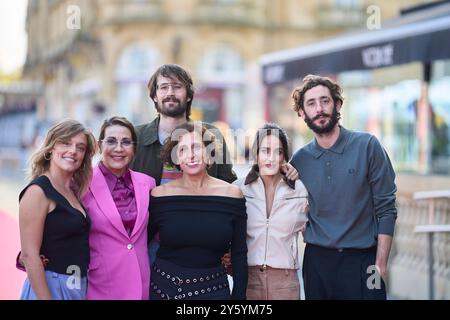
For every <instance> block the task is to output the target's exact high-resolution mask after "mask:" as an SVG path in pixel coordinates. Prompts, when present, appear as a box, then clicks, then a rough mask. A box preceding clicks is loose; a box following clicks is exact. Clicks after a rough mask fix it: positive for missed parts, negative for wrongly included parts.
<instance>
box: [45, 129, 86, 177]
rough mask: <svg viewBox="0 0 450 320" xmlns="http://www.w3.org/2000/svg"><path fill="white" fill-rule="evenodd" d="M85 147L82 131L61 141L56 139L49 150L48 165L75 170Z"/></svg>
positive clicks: (65, 169)
mask: <svg viewBox="0 0 450 320" xmlns="http://www.w3.org/2000/svg"><path fill="white" fill-rule="evenodd" d="M86 149H87V138H86V135H85V134H84V133H83V132H80V133H78V134H77V135H74V136H73V137H70V138H68V139H66V140H63V141H58V142H56V143H55V145H54V146H53V149H52V151H51V159H50V166H55V167H58V168H59V169H61V170H63V171H66V172H72V173H73V172H75V171H77V170H78V169H79V168H80V166H81V164H82V163H83V159H84V156H85V154H86Z"/></svg>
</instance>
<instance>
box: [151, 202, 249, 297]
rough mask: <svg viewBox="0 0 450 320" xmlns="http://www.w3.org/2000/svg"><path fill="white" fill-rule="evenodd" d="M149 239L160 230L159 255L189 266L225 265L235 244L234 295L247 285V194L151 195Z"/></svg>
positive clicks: (240, 293)
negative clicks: (223, 260)
mask: <svg viewBox="0 0 450 320" xmlns="http://www.w3.org/2000/svg"><path fill="white" fill-rule="evenodd" d="M150 212H151V215H150V225H149V232H150V234H149V239H151V238H152V237H153V235H154V233H155V232H157V231H158V232H159V237H160V244H161V246H160V248H159V250H158V252H157V257H158V258H161V259H165V260H168V261H170V262H172V263H174V264H177V265H180V266H182V267H188V268H211V267H217V266H220V265H221V257H222V256H223V255H224V253H225V252H228V250H229V249H230V248H231V259H232V261H233V292H232V298H233V299H244V298H245V295H246V288H247V242H246V236H247V214H246V209H245V199H244V198H231V197H223V196H190V195H186V196H181V195H180V196H163V197H153V196H150Z"/></svg>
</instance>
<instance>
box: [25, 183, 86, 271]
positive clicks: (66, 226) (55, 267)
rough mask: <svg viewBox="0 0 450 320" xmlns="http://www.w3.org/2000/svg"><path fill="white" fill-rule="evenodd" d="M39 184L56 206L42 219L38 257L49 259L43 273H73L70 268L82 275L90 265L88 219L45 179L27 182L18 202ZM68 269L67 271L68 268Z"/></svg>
mask: <svg viewBox="0 0 450 320" xmlns="http://www.w3.org/2000/svg"><path fill="white" fill-rule="evenodd" d="M34 184H35V185H38V186H39V187H40V188H41V189H42V190H43V191H44V193H45V195H46V197H47V198H48V199H50V200H52V201H54V202H55V203H56V207H55V209H53V210H52V211H51V212H49V213H48V214H47V216H46V218H45V224H44V232H43V236H42V244H41V250H40V254H42V255H44V256H45V257H46V258H47V259H48V264H47V265H46V267H45V270H50V271H53V272H56V273H60V274H73V272H74V271H73V270H72V269H71V268H69V267H70V266H76V267H79V268H80V272H81V274H80V275H81V276H82V277H84V276H86V274H87V268H88V265H89V228H90V225H91V220H90V219H89V215H88V216H86V217H85V216H84V215H83V213H82V212H80V211H79V210H77V209H75V208H74V207H72V206H71V205H70V203H69V201H67V199H66V198H65V197H64V196H63V195H62V194H60V193H59V192H58V191H57V190H56V189H55V188H53V186H52V184H51V182H50V180H49V179H48V177H46V176H39V177H37V178H36V179H34V180H33V181H31V182H30V184H29V185H28V186H26V187H25V189H23V190H22V192H21V193H20V195H19V202H20V199H22V196H23V195H24V193H25V191H26V190H27V189H28V187H29V186H31V185H34ZM68 268H69V269H68Z"/></svg>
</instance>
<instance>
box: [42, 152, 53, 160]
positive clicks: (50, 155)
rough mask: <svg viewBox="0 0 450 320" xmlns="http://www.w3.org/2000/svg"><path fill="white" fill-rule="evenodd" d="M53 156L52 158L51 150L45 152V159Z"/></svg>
mask: <svg viewBox="0 0 450 320" xmlns="http://www.w3.org/2000/svg"><path fill="white" fill-rule="evenodd" d="M47 154H48V156H47ZM51 158H52V153H51V152H46V153H44V159H45V160H47V161H49V160H50V159H51Z"/></svg>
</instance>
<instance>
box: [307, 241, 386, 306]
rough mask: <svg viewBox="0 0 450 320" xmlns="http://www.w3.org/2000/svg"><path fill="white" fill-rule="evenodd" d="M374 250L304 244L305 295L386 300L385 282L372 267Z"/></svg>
mask: <svg viewBox="0 0 450 320" xmlns="http://www.w3.org/2000/svg"><path fill="white" fill-rule="evenodd" d="M376 250H377V249H376V247H372V248H368V249H339V250H338V249H330V248H324V247H319V246H316V245H312V244H307V245H306V248H305V254H304V257H303V281H304V288H305V298H306V299H307V300H317V299H328V300H331V299H357V300H361V299H364V300H366V299H367V300H386V287H385V284H384V281H383V279H382V278H381V277H380V276H379V274H378V273H377V272H375V268H374V266H375V257H376Z"/></svg>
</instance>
